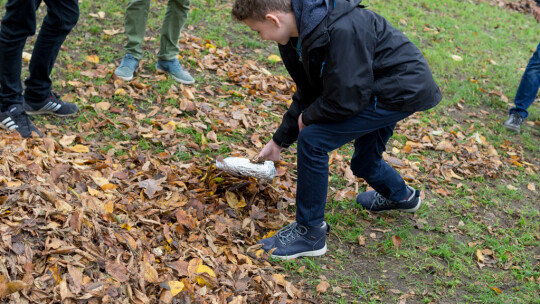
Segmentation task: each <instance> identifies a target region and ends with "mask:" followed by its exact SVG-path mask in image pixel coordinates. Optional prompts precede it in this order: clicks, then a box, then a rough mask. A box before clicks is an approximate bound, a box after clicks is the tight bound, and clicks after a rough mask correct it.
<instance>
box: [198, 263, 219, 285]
mask: <svg viewBox="0 0 540 304" xmlns="http://www.w3.org/2000/svg"><path fill="white" fill-rule="evenodd" d="M197 273H207V274H209V275H210V276H211V277H214V278H215V277H216V274H215V273H214V271H213V270H212V269H211V268H210V267H208V266H206V265H203V264H200V265H199V267H197ZM197 284H199V285H201V286H202V285H210V284H209V283H208V282H206V281H205V280H204V279H203V278H202V277H200V276H198V277H197Z"/></svg>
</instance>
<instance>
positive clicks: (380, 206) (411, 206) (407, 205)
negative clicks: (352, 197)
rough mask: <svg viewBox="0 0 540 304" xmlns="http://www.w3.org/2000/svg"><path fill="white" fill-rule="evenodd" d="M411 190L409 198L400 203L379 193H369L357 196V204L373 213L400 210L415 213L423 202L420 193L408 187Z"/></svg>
mask: <svg viewBox="0 0 540 304" xmlns="http://www.w3.org/2000/svg"><path fill="white" fill-rule="evenodd" d="M407 188H408V189H409V193H410V195H409V198H408V199H406V200H402V201H399V202H395V201H391V200H389V199H387V198H386V197H384V196H382V195H381V194H379V193H378V192H377V191H373V190H372V191H367V192H364V193H360V194H358V195H357V196H356V203H357V204H359V205H362V207H364V209H367V210H369V211H372V212H382V211H388V210H398V211H403V212H410V213H414V212H416V210H418V208H420V204H421V203H422V200H421V199H420V191H418V190H415V189H414V188H413V187H411V186H407Z"/></svg>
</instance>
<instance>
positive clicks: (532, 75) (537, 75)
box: [510, 44, 540, 118]
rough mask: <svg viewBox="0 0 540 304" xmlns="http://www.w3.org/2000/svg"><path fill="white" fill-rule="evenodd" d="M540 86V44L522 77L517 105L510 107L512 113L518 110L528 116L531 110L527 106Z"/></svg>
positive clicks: (525, 116)
mask: <svg viewBox="0 0 540 304" xmlns="http://www.w3.org/2000/svg"><path fill="white" fill-rule="evenodd" d="M539 87H540V44H538V46H537V47H536V52H534V54H533V56H532V57H531V59H530V60H529V64H527V68H526V69H525V72H524V73H523V76H522V77H521V82H520V83H519V87H518V90H517V93H516V97H515V99H514V104H515V107H513V108H512V109H510V113H513V112H517V113H519V115H520V116H521V117H522V118H527V116H529V112H527V108H529V106H530V105H531V104H532V103H533V101H534V99H535V98H536V94H538V88H539Z"/></svg>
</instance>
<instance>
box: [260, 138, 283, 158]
mask: <svg viewBox="0 0 540 304" xmlns="http://www.w3.org/2000/svg"><path fill="white" fill-rule="evenodd" d="M281 150H283V148H282V147H280V146H279V145H278V144H276V142H275V141H274V140H273V139H271V140H270V141H269V142H268V143H267V144H266V145H265V146H264V148H263V149H262V150H261V152H260V153H259V156H257V161H263V160H265V159H267V160H271V161H279V153H281Z"/></svg>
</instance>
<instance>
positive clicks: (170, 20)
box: [157, 0, 190, 60]
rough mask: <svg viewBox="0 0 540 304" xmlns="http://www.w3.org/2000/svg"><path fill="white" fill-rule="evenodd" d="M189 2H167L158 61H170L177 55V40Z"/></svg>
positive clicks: (186, 14) (187, 0)
mask: <svg viewBox="0 0 540 304" xmlns="http://www.w3.org/2000/svg"><path fill="white" fill-rule="evenodd" d="M189 2H190V1H189V0H169V1H168V3H167V12H166V13H165V19H164V20H163V26H162V28H161V39H160V45H159V52H158V55H157V56H158V60H172V59H174V58H176V56H177V55H178V51H179V48H178V38H179V37H180V31H181V30H182V27H183V26H184V24H185V23H186V19H187V17H188V13H189Z"/></svg>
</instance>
